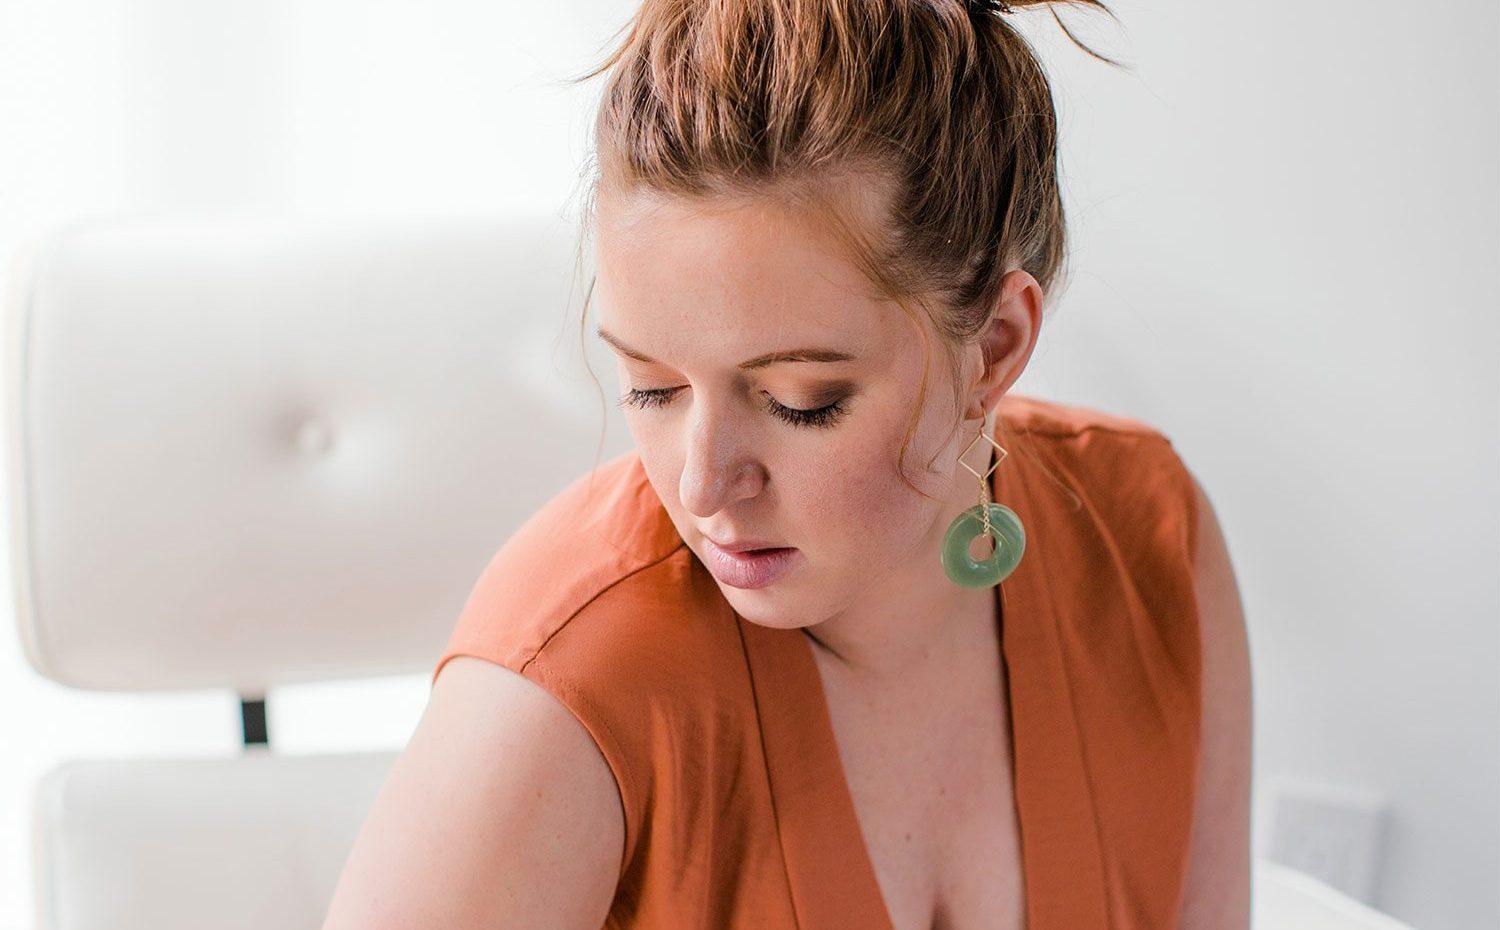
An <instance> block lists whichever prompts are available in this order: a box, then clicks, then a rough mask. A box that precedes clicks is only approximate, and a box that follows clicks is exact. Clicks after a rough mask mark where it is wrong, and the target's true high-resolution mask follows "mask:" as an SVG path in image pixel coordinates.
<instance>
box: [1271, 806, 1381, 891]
mask: <svg viewBox="0 0 1500 930" xmlns="http://www.w3.org/2000/svg"><path fill="white" fill-rule="evenodd" d="M1268 788H1269V797H1270V801H1271V825H1270V826H1271V834H1270V849H1269V850H1268V851H1267V855H1266V858H1268V859H1270V860H1272V861H1273V862H1278V863H1280V864H1281V865H1284V866H1287V867H1288V868H1293V869H1296V870H1297V871H1299V872H1304V873H1306V874H1308V875H1311V876H1312V877H1313V878H1316V879H1318V880H1319V881H1321V882H1324V883H1325V884H1328V885H1331V886H1333V887H1334V888H1336V889H1338V890H1339V891H1341V892H1343V893H1344V894H1346V895H1348V896H1349V897H1351V898H1354V899H1356V900H1358V901H1361V902H1363V903H1365V904H1368V905H1370V906H1372V907H1373V906H1375V905H1376V901H1375V900H1374V898H1375V877H1376V870H1377V868H1378V867H1379V864H1380V860H1381V845H1382V843H1383V842H1384V840H1385V819H1386V811H1387V809H1388V807H1389V804H1388V803H1387V801H1386V799H1385V798H1384V796H1382V795H1380V794H1379V793H1377V792H1374V791H1370V790H1368V789H1364V788H1356V787H1353V786H1349V785H1336V784H1328V783H1321V782H1315V781H1309V780H1306V779H1295V778H1287V777H1276V778H1273V779H1272V784H1271V785H1269V786H1268Z"/></svg>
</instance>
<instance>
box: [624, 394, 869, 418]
mask: <svg viewBox="0 0 1500 930" xmlns="http://www.w3.org/2000/svg"><path fill="white" fill-rule="evenodd" d="M678 390H679V388H651V389H647V390H637V389H636V388H631V389H630V390H629V391H627V392H626V394H625V396H624V397H622V398H620V403H622V404H628V405H630V406H632V407H639V408H642V409H644V408H647V407H660V406H663V405H665V404H666V403H667V401H669V400H671V399H672V395H673V394H675V393H677V391H678ZM847 400H848V398H847V397H841V398H839V399H838V400H836V401H834V402H833V403H831V404H827V405H825V406H822V407H818V408H817V409H815V410H800V409H798V408H796V407H788V406H785V405H784V404H780V403H777V402H776V400H775V398H772V397H770V396H767V397H766V404H765V407H766V410H767V412H769V413H770V414H771V415H773V416H775V417H777V418H778V419H780V420H782V421H784V422H786V423H790V424H792V425H793V426H812V427H828V426H832V425H833V424H834V423H835V422H836V421H837V420H838V419H839V418H840V417H841V416H843V415H844V413H845V411H846V401H847Z"/></svg>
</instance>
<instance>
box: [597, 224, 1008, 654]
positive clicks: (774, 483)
mask: <svg viewBox="0 0 1500 930" xmlns="http://www.w3.org/2000/svg"><path fill="white" fill-rule="evenodd" d="M596 230H597V232H596V247H597V255H596V265H597V269H596V270H597V277H596V281H595V299H596V300H597V301H598V308H599V309H598V314H599V329H600V335H601V337H602V338H604V339H605V341H606V342H609V343H610V344H611V346H612V347H613V348H614V350H615V352H616V354H617V355H618V357H619V376H620V388H621V395H622V397H623V398H625V400H624V402H623V405H624V408H625V418H626V423H627V424H628V426H629V429H630V433H631V435H632V437H633V439H634V441H635V446H636V449H637V452H638V454H639V456H640V459H641V462H642V464H643V466H644V468H645V472H646V475H647V477H648V478H649V480H650V481H651V484H652V486H653V488H654V489H655V491H656V493H657V495H658V496H659V497H660V498H661V501H662V504H663V505H664V506H665V508H666V510H667V513H668V514H669V515H670V517H671V519H672V522H673V523H674V524H675V526H676V528H677V531H678V532H679V533H680V534H681V536H682V538H683V540H685V541H686V542H687V544H688V546H689V548H691V549H692V551H693V552H694V553H695V554H696V555H697V557H698V558H699V559H700V560H701V561H702V562H703V563H704V565H705V566H707V567H709V569H710V571H712V572H713V573H714V576H715V577H716V579H717V580H718V583H719V586H720V588H721V590H722V591H723V593H724V595H725V597H726V599H727V600H728V601H729V602H730V604H731V606H733V607H734V608H735V610H736V611H738V612H739V613H740V615H741V616H743V617H745V618H746V619H747V620H750V621H752V622H756V623H761V624H763V625H766V626H773V627H783V628H790V627H802V626H807V625H809V624H813V623H817V622H819V621H821V620H823V619H824V618H826V617H828V616H830V615H832V614H834V613H838V612H841V611H844V610H846V609H848V608H849V607H851V606H853V605H856V604H857V603H858V602H860V601H861V599H865V598H872V597H874V598H879V597H881V596H882V595H886V596H889V595H890V594H891V593H892V592H896V591H902V590H905V596H911V595H913V594H916V593H918V592H917V591H912V590H910V589H911V587H912V586H913V585H916V586H919V587H920V586H925V585H929V584H931V585H937V584H943V583H944V581H943V578H942V569H941V563H940V560H939V558H938V552H939V546H940V545H941V540H942V535H943V533H944V532H945V531H946V529H947V526H948V523H949V521H951V520H952V519H953V517H954V516H956V515H957V513H958V511H959V510H960V509H962V507H964V506H967V505H968V504H972V503H975V502H977V500H978V494H977V488H976V487H974V484H975V482H974V479H973V477H972V476H970V475H969V474H968V472H966V471H963V470H962V469H959V468H958V466H957V457H958V455H959V454H960V453H961V452H962V451H963V449H964V447H965V446H966V445H968V444H969V442H970V441H971V440H972V439H973V438H974V437H973V435H972V434H971V433H970V432H955V433H953V434H952V435H951V436H949V435H948V433H949V432H950V429H951V426H952V424H953V422H954V420H955V419H956V418H957V415H958V411H956V410H955V409H953V407H952V397H953V395H952V390H951V382H950V381H949V377H950V375H949V370H948V367H947V364H946V360H945V357H944V355H943V354H942V352H941V350H940V347H939V346H940V344H939V342H938V338H939V337H938V336H937V334H936V333H935V332H934V331H933V330H932V329H931V328H930V324H929V323H927V321H926V320H925V319H924V320H923V321H922V325H923V326H924V327H927V331H928V337H929V339H930V340H931V345H932V364H931V369H930V374H929V383H928V385H927V391H926V398H925V401H924V403H925V407H924V409H923V411H922V415H921V418H920V419H919V421H918V424H917V430H916V433H915V434H914V435H913V437H912V441H911V444H910V448H909V449H908V452H907V471H908V475H909V477H910V478H911V480H912V481H913V482H914V483H915V484H917V485H918V486H919V487H921V488H922V489H923V490H925V491H926V492H927V493H928V494H931V495H933V497H934V498H935V499H931V500H929V499H927V498H924V497H922V496H921V495H919V494H917V493H916V492H914V491H912V490H911V488H909V487H908V486H906V485H905V484H904V483H903V482H902V481H901V479H900V477H899V476H898V474H897V471H896V457H897V454H898V452H899V450H900V447H901V441H902V436H903V431H904V430H905V428H906V426H907V423H908V418H909V417H910V415H911V412H912V405H913V404H914V403H915V401H916V397H917V392H918V386H919V383H920V381H921V377H922V356H923V347H922V341H921V338H920V337H919V336H918V334H917V331H916V329H915V328H914V326H915V324H914V323H913V322H912V321H911V320H910V319H909V318H908V317H907V316H906V314H905V313H903V312H902V311H901V309H900V308H899V307H898V306H896V305H895V304H893V303H889V302H887V301H884V300H882V299H880V298H879V297H877V296H876V295H875V294H874V293H873V292H872V288H871V286H870V285H869V284H868V282H867V281H866V280H865V278H864V276H863V275H862V273H861V272H860V271H859V269H858V268H857V267H855V266H854V265H853V264H851V263H850V262H849V260H848V259H846V258H844V257H843V256H842V255H841V254H840V252H839V251H838V249H837V246H836V245H835V242H834V240H833V239H832V238H831V237H829V236H828V234H826V233H825V232H822V231H820V229H819V228H818V227H817V225H816V224H814V223H812V222H810V221H808V220H807V219H806V218H805V217H804V216H802V215H800V214H799V213H798V212H795V211H794V210H793V209H792V208H788V207H785V206H782V205H780V204H778V203H775V202H771V201H760V202H756V203H753V204H751V205H748V206H744V205H735V206H717V207H713V208H712V209H709V208H705V207H703V206H702V205H697V204H694V205H689V204H687V203H685V202H674V201H662V200H655V201H651V202H649V203H647V202H644V201H640V200H631V201H627V202H621V203H605V202H603V201H601V202H600V204H599V208H598V222H597V225H596ZM802 350H806V353H805V356H806V357H798V358H795V359H786V360H779V361H778V360H775V359H774V358H768V357H770V356H772V355H773V354H775V353H785V352H793V351H802ZM964 358H965V361H966V364H967V363H968V362H969V361H970V356H969V355H968V354H966V355H965V356H964ZM977 358H978V357H977V353H976V354H975V360H976V361H977ZM965 372H966V376H967V375H968V374H969V372H970V369H968V368H966V369H965ZM971 423H972V425H973V426H974V427H975V429H976V430H977V426H978V421H977V420H976V421H971ZM934 456H935V458H934V461H933V466H932V467H933V472H930V473H924V470H923V468H922V466H923V464H924V463H925V462H926V461H927V460H928V459H929V458H933V457H934ZM980 467H981V469H982V467H983V466H982V464H981V466H980ZM955 471H957V473H958V474H962V475H964V476H966V477H968V482H967V483H966V484H963V485H962V486H961V487H960V486H959V485H958V480H957V479H956V478H955ZM954 501H958V503H954ZM710 540H717V541H719V542H723V543H733V542H735V541H737V540H751V541H755V542H756V543H757V544H758V545H760V546H771V547H781V548H790V549H794V550H795V551H794V552H791V553H783V554H782V555H781V557H780V558H779V559H778V560H775V562H776V564H779V565H780V571H779V573H775V574H774V577H773V578H771V580H769V581H765V580H764V578H762V579H761V581H760V582H757V581H755V580H751V579H750V578H748V577H747V576H753V575H754V574H755V573H756V572H757V571H761V572H765V571H767V570H769V569H774V568H775V567H776V564H768V563H766V562H765V560H764V559H762V560H759V561H761V562H762V564H761V565H759V566H748V567H747V566H740V567H739V568H738V569H737V568H736V567H735V565H734V564H733V563H732V562H726V561H725V560H724V558H723V556H721V555H720V554H719V553H718V552H717V550H716V549H715V547H714V545H713V543H712V542H711V541H710ZM737 572H738V574H737Z"/></svg>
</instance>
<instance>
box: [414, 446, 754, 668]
mask: <svg viewBox="0 0 1500 930" xmlns="http://www.w3.org/2000/svg"><path fill="white" fill-rule="evenodd" d="M705 580H706V579H705V576H704V574H703V572H701V571H699V570H697V568H696V566H695V564H694V561H693V557H692V553H691V550H689V549H688V548H687V545H686V544H685V543H684V542H683V541H682V539H681V537H680V536H679V535H678V533H677V531H676V528H675V527H674V526H673V524H672V522H671V520H670V518H669V517H668V515H667V513H666V510H665V508H664V507H662V505H661V502H660V499H659V498H658V497H657V496H656V493H655V491H654V489H653V488H652V487H651V484H650V482H649V481H648V480H647V479H646V475H645V472H644V470H643V469H642V467H641V462H640V459H639V457H638V456H637V455H636V453H635V452H634V451H631V452H627V453H624V454H622V455H619V456H616V457H615V458H613V459H610V460H609V461H607V462H605V463H603V464H601V465H600V466H598V467H597V468H594V469H592V470H590V471H588V472H585V473H583V474H581V475H579V476H578V477H577V478H575V479H573V480H572V481H571V482H569V483H568V484H567V485H566V486H565V487H564V488H563V489H562V490H561V491H559V492H558V493H557V494H555V495H554V496H553V497H552V498H551V499H549V500H548V501H547V502H546V503H545V504H543V505H542V506H541V507H540V508H538V509H537V510H536V511H535V512H534V513H533V514H532V515H531V516H530V517H529V518H527V519H526V521H525V522H523V523H522V524H521V525H520V526H519V527H518V528H517V529H516V530H515V532H513V533H512V534H511V535H510V537H509V538H507V539H506V540H505V542H504V543H503V544H502V545H501V546H500V548H499V550H498V551H497V552H495V554H494V555H493V556H492V557H491V558H490V560H489V562H488V563H487V564H486V565H485V567H484V569H483V571H482V572H481V573H480V575H479V577H478V578H477V579H476V581H475V582H474V585H473V587H472V589H471V591H470V592H469V595H468V598H467V599H466V601H465V603H464V606H463V609H462V610H461V611H460V613H459V617H458V620H457V623H456V624H455V625H454V627H453V631H452V633H451V635H450V636H449V640H448V643H447V646H446V648H445V649H444V651H443V654H442V655H441V657H440V658H439V660H438V663H437V665H436V667H435V668H434V670H433V678H434V680H435V679H436V677H437V672H438V671H439V670H440V669H441V668H442V664H443V662H445V661H446V660H447V659H449V658H451V657H452V656H454V655H458V654H468V655H476V656H479V657H481V658H485V659H488V660H490V661H493V662H496V663H498V664H501V665H504V666H506V667H507V668H510V669H511V670H512V671H515V672H518V673H520V674H523V675H527V676H528V677H532V678H534V679H536V680H538V681H543V680H544V679H550V681H548V682H547V683H549V684H552V685H555V686H558V687H568V688H572V689H575V690H577V689H585V688H586V689H589V690H596V689H597V690H600V691H601V693H610V692H611V691H612V693H615V694H621V695H624V694H628V693H630V692H633V691H638V690H640V689H655V690H656V691H658V692H660V691H663V690H672V689H675V688H679V687H685V686H686V683H685V682H684V679H687V678H694V677H697V674H696V673H695V671H694V670H699V669H705V668H706V669H712V668H713V667H714V665H715V663H717V662H720V661H721V660H723V659H725V658H732V656H733V654H734V653H733V650H734V649H735V648H736V647H737V642H736V640H737V637H738V632H737V629H736V628H735V626H734V624H733V615H732V613H731V612H730V611H729V610H728V608H727V604H724V603H723V602H722V598H715V597H714V595H715V593H716V592H717V588H715V587H713V586H712V582H711V579H708V580H707V583H705Z"/></svg>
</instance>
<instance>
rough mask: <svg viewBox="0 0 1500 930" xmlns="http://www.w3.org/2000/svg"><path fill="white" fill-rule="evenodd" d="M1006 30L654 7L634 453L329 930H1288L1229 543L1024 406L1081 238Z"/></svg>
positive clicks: (497, 601) (448, 670)
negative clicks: (1252, 860)
mask: <svg viewBox="0 0 1500 930" xmlns="http://www.w3.org/2000/svg"><path fill="white" fill-rule="evenodd" d="M1005 12H1008V10H1007V9H991V8H986V7H980V6H976V7H966V6H964V5H963V4H962V3H960V2H959V0H719V2H704V0H646V2H645V4H644V5H643V6H642V7H641V9H640V10H639V12H638V14H637V16H636V18H635V20H634V24H633V30H632V31H631V33H630V34H629V36H628V38H627V39H626V41H625V42H624V43H623V45H622V46H621V47H620V48H619V50H618V51H617V52H616V53H615V54H614V55H613V56H612V58H611V59H610V60H609V61H608V62H606V64H605V66H604V67H605V68H610V67H612V68H613V73H612V75H611V77H610V82H609V85H608V87H607V89H606V93H605V95H604V98H603V102H602V106H601V109H600V111H599V116H598V121H597V124H596V126H595V135H596V139H595V142H596V149H597V153H598V156H599V174H598V176H597V178H596V187H595V190H594V194H595V199H594V202H593V219H594V223H595V237H596V242H595V245H596V255H597V259H598V261H597V275H596V279H595V287H594V288H593V289H592V290H591V294H595V293H596V294H597V297H598V306H599V324H598V329H597V334H598V335H599V336H600V338H602V339H604V340H605V341H606V342H607V343H608V344H609V345H610V346H611V347H612V349H613V350H614V351H615V352H616V353H617V355H618V357H619V360H620V361H619V364H620V369H619V370H620V379H621V383H622V385H623V386H626V393H625V395H624V397H623V398H622V402H623V403H625V404H626V405H627V407H628V409H627V422H628V425H629V428H630V432H631V435H632V438H633V439H634V444H635V448H634V449H633V450H632V451H631V452H630V453H628V454H626V455H622V456H619V457H617V458H615V459H613V460H611V461H609V462H607V463H605V464H603V465H602V466H599V467H597V468H596V469H594V470H593V471H590V472H588V473H587V474H584V475H581V476H580V477H579V478H578V479H576V480H575V481H574V482H573V483H572V484H571V485H569V486H568V487H567V488H566V489H565V490H564V491H562V492H561V493H560V494H558V495H557V496H556V497H554V498H553V499H552V500H551V501H550V502H549V503H548V504H547V505H546V506H545V507H543V508H542V509H541V510H540V511H539V512H537V513H536V514H535V515H533V516H532V518H531V519H530V520H528V521H527V523H526V524H525V525H524V526H523V527H521V529H520V530H518V531H517V532H516V533H515V534H514V535H513V536H512V538H511V539H510V540H508V541H507V543H506V544H505V546H504V547H503V548H502V549H501V551H500V552H499V553H497V554H496V556H495V558H494V559H493V560H492V562H491V563H490V565H489V566H488V568H487V569H486V571H485V572H484V574H483V576H482V577H481V578H480V579H479V581H478V583H477V584H476V586H475V588H474V591H473V592H472V594H471V596H470V598H469V600H468V603H467V604H466V606H465V608H464V611H463V613H462V615H461V616H460V618H459V621H458V624H457V627H456V628H455V630H454V632H453V636H452V639H451V641H450V642H449V644H448V648H447V649H446V650H445V652H444V654H443V655H442V657H441V659H440V661H439V663H438V666H437V669H436V670H435V672H434V680H433V687H432V694H431V698H430V703H429V706H428V708H427V710H426V713H425V714H424V716H423V718H422V721H421V723H420V724H419V726H418V728H417V731H416V733H415V735H414V736H413V738H412V740H411V743H410V745H409V746H408V747H407V749H406V750H405V752H404V753H403V754H402V756H401V758H400V759H399V761H398V762H397V764H396V766H395V768H394V770H393V772H392V774H391V776H390V778H389V780H388V782H387V784H386V785H385V787H384V788H383V790H382V792H381V795H380V797H379V799H378V800H377V802H376V804H375V807H374V809H373V810H372V812H371V814H370V816H369V819H368V821H367V823H366V825H365V827H364V830H363V832H362V833H361V835H360V837H359V839H358V841H357V843H356V846H355V848H354V850H353V852H352V853H351V855H350V858H349V861H348V864H347V865H346V868H345V872H344V875H343V877H342V879H341V881H340V884H339V887H338V890H337V892H336V894H335V897H334V901H333V905H332V907H331V910H330V913H329V917H328V922H327V924H326V925H325V926H326V927H327V928H346V927H347V928H354V927H358V928H365V930H370V928H377V930H378V928H395V927H412V926H424V927H425V926H431V927H444V928H480V927H502V926H503V927H556V928H586V927H587V928H595V927H599V926H601V925H604V926H608V927H619V928H625V927H641V928H646V927H649V928H666V930H677V928H684V930H685V928H762V930H780V928H793V927H802V928H808V930H821V928H846V927H847V928H875V930H908V928H923V930H926V928H937V927H941V928H1021V927H1029V928H1032V930H1103V928H1117V930H1124V928H1135V930H1158V928H1160V930H1166V928H1188V930H1226V928H1245V927H1247V926H1248V910H1249V905H1248V882H1249V850H1248V835H1249V832H1248V808H1249V758H1250V756H1249V754H1250V746H1249V727H1250V692H1249V668H1248V660H1247V658H1246V650H1245V638H1244V622H1243V618H1242V617H1241V615H1240V610H1239V601H1238V596H1237V593H1236V590H1235V584H1234V578H1233V574H1232V572H1231V570H1230V567H1229V563H1228V559H1227V555H1226V552H1225V548H1224V544H1223V541H1222V537H1221V535H1220V532H1219V528H1218V525H1217V523H1216V522H1215V520H1214V516H1213V511H1212V509H1211V507H1210V506H1209V505H1208V502H1207V500H1206V498H1204V496H1203V493H1202V491H1201V489H1200V488H1199V487H1198V485H1197V483H1196V481H1195V480H1194V479H1193V477H1192V476H1191V474H1190V473H1189V472H1188V470H1187V469H1186V468H1185V467H1184V466H1183V463H1182V462H1181V460H1180V459H1179V458H1178V457H1177V455H1176V454H1175V452H1174V450H1173V448H1172V445H1171V443H1170V441H1169V440H1167V439H1166V438H1165V437H1164V436H1163V435H1162V434H1161V433H1160V432H1158V431H1156V430H1155V429H1153V428H1151V427H1150V426H1148V425H1147V424H1145V423H1142V422H1140V421H1137V420H1131V419H1127V418H1124V417H1118V416H1112V415H1109V414H1105V413H1102V412H1099V411H1094V410H1088V409H1085V408H1081V407H1070V406H1065V405H1062V404H1058V403H1052V402H1046V401H1042V400H1038V399H1035V398H1028V397H1023V396H1020V395H1007V391H1008V389H1009V388H1010V386H1011V385H1012V384H1013V383H1014V382H1015V380H1016V379H1017V378H1018V377H1019V376H1020V374H1021V372H1022V370H1023V369H1024V367H1025V365H1026V363H1027V361H1028V360H1029V358H1030V356H1031V352H1032V350H1033V347H1034V346H1035V345H1036V340H1037V335H1038V332H1039V329H1040V326H1041V321H1042V316H1043V307H1044V304H1045V303H1046V301H1047V298H1048V297H1049V295H1052V294H1053V293H1054V292H1055V288H1056V281H1057V279H1058V277H1059V273H1060V266H1061V264H1062V258H1063V255H1064V228H1063V217H1062V210H1061V204H1060V200H1059V197H1058V189H1057V179H1056V149H1055V139H1056V127H1055V116H1054V110H1053V106H1052V100H1051V96H1050V91H1049V89H1048V86H1047V82H1046V80H1045V78H1044V76H1043V73H1042V71H1041V68H1040V67H1039V66H1038V64H1037V62H1036V60H1035V58H1034V57H1033V55H1032V54H1031V52H1030V50H1029V48H1028V46H1027V45H1026V43H1025V42H1024V41H1023V40H1022V39H1021V38H1020V36H1019V35H1018V34H1017V33H1016V32H1015V31H1014V30H1013V29H1012V27H1011V26H1009V25H1008V24H1007V23H1006V22H1005V20H1004V18H1003V14H1004V13H1005ZM595 73H598V72H595ZM934 358H936V359H938V360H940V362H941V364H937V365H934V364H932V361H933V360H934ZM1002 582H1003V584H1002Z"/></svg>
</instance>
